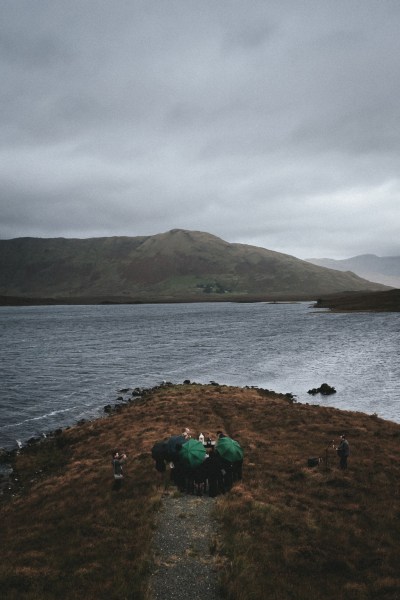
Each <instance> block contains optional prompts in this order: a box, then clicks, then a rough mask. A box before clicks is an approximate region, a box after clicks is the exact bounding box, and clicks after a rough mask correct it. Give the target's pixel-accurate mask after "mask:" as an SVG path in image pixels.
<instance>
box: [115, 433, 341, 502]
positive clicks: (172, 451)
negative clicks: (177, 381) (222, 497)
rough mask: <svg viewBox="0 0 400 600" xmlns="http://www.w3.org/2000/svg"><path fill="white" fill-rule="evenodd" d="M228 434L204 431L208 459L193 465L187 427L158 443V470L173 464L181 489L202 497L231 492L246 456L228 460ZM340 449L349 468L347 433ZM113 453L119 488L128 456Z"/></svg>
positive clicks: (153, 452) (201, 438) (172, 471)
mask: <svg viewBox="0 0 400 600" xmlns="http://www.w3.org/2000/svg"><path fill="white" fill-rule="evenodd" d="M226 437H228V436H227V435H226V434H225V433H224V432H223V431H217V441H213V440H212V439H211V437H210V436H208V437H207V439H206V440H205V438H204V436H203V434H202V433H200V435H199V438H198V439H199V441H201V443H202V444H203V445H204V446H205V448H206V453H205V455H204V460H202V461H201V462H200V463H199V464H197V465H196V466H191V465H189V464H188V463H187V462H186V461H185V460H183V458H182V456H181V454H180V451H181V449H182V446H183V444H184V443H185V442H186V441H188V440H190V439H191V432H190V429H189V428H187V427H186V428H185V429H184V430H183V431H182V433H181V434H180V435H177V436H172V437H171V438H169V439H168V440H164V441H163V442H157V443H156V444H154V446H153V448H152V450H151V455H152V457H153V459H154V460H155V467H156V469H157V471H159V472H161V473H163V472H165V471H166V469H167V464H169V467H170V476H171V480H172V481H173V482H174V484H175V485H176V486H177V488H178V489H179V490H180V491H181V492H186V493H189V494H197V495H198V496H202V495H203V494H207V493H208V495H209V496H211V497H215V496H217V495H218V494H224V493H225V492H227V491H229V490H230V489H231V487H232V485H233V483H234V482H235V481H238V480H240V479H242V467H243V458H241V459H240V460H227V458H226V457H224V456H222V455H221V454H220V453H219V452H218V440H221V439H222V438H226ZM234 443H237V442H234ZM336 451H337V454H338V456H339V460H340V462H339V466H340V468H341V469H343V470H344V469H347V459H348V457H349V455H350V445H349V442H348V440H347V438H346V436H345V434H342V435H341V436H340V442H339V444H338V446H337V448H336ZM112 456H113V458H112V467H113V474H114V489H119V488H120V487H121V483H122V479H123V464H124V463H125V462H126V460H127V457H126V454H125V453H123V452H120V451H119V450H114V451H113V453H112Z"/></svg>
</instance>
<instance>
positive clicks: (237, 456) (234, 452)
mask: <svg viewBox="0 0 400 600" xmlns="http://www.w3.org/2000/svg"><path fill="white" fill-rule="evenodd" d="M216 450H217V452H218V454H219V455H220V457H221V458H224V459H225V460H228V461H229V462H236V461H238V460H242V459H243V450H242V448H241V447H240V444H239V442H237V441H236V440H233V439H232V438H230V437H222V438H220V439H219V440H218V442H217V446H216Z"/></svg>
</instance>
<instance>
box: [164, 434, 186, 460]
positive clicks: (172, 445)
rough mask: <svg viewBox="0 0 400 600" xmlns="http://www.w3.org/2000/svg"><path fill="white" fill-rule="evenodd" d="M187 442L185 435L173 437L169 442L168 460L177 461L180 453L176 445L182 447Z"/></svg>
mask: <svg viewBox="0 0 400 600" xmlns="http://www.w3.org/2000/svg"><path fill="white" fill-rule="evenodd" d="M185 442H186V439H185V438H184V437H183V435H173V436H171V437H170V438H169V440H168V441H167V456H168V458H167V460H172V461H173V460H175V459H176V458H177V457H178V451H177V449H176V445H177V444H180V445H181V446H182V445H183V444H184V443H185Z"/></svg>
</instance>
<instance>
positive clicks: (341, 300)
mask: <svg viewBox="0 0 400 600" xmlns="http://www.w3.org/2000/svg"><path fill="white" fill-rule="evenodd" d="M315 307H316V308H329V309H331V310H332V311H334V312H356V311H358V312H359V311H368V312H399V311H400V290H388V291H386V292H352V293H346V294H333V295H331V296H325V297H323V298H320V299H318V301H317V303H316V305H315Z"/></svg>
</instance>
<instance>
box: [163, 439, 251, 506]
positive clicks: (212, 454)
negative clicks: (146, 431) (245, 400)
mask: <svg viewBox="0 0 400 600" xmlns="http://www.w3.org/2000/svg"><path fill="white" fill-rule="evenodd" d="M223 437H228V436H226V434H225V433H224V432H222V431H217V441H213V440H212V439H211V437H210V436H208V437H207V438H204V436H203V434H200V435H199V436H198V439H199V441H200V442H201V443H202V444H203V445H204V447H205V450H206V453H205V456H204V460H202V462H200V464H198V465H196V466H191V465H189V464H188V463H187V461H185V460H184V458H183V457H182V455H181V454H180V451H181V448H182V442H180V441H179V440H180V438H183V440H185V441H188V440H189V439H191V432H190V430H189V429H188V428H185V429H184V430H183V432H182V434H181V436H172V438H169V440H165V441H163V442H157V443H156V444H155V445H154V446H153V448H152V457H153V459H154V460H155V467H156V469H157V471H159V472H165V471H166V469H167V465H169V467H170V477H171V480H172V482H173V483H174V484H175V485H176V487H177V488H178V489H179V491H181V492H185V493H188V494H195V495H198V496H203V495H205V494H208V495H209V496H211V497H215V496H217V495H218V494H224V493H225V492H227V491H229V490H230V489H231V487H232V485H233V483H234V482H235V481H238V480H240V479H242V466H243V459H240V460H235V461H230V460H227V459H226V458H224V457H222V456H221V455H220V453H219V452H218V440H220V439H222V438H223ZM175 439H176V444H174V440H175ZM183 443H184V442H183Z"/></svg>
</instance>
